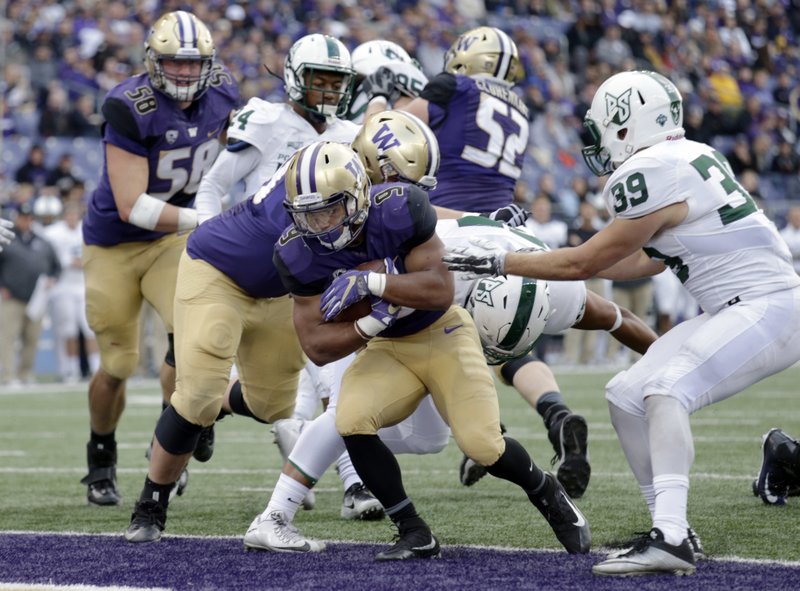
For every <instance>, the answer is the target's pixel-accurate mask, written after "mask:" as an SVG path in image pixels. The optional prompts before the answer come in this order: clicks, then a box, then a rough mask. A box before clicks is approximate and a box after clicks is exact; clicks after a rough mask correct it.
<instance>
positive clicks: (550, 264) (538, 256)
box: [503, 248, 598, 281]
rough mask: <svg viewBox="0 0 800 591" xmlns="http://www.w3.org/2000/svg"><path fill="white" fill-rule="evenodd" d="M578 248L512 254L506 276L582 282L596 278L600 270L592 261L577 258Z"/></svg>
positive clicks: (506, 263)
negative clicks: (576, 251)
mask: <svg viewBox="0 0 800 591" xmlns="http://www.w3.org/2000/svg"><path fill="white" fill-rule="evenodd" d="M575 250H577V248H575V249H573V248H560V249H558V250H553V251H550V252H536V253H530V252H510V253H508V254H507V255H506V257H505V264H504V267H503V271H504V272H505V274H506V275H520V276H522V277H535V278H537V279H549V280H553V281H582V280H584V279H590V278H591V277H594V275H595V273H596V272H597V271H598V269H596V268H595V266H594V265H593V261H592V260H591V259H585V258H582V257H579V256H575V253H574V252H573V251H575Z"/></svg>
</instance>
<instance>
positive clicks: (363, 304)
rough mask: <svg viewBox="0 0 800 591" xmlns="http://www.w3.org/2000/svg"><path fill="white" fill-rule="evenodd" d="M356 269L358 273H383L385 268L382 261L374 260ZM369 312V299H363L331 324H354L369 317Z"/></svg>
mask: <svg viewBox="0 0 800 591" xmlns="http://www.w3.org/2000/svg"><path fill="white" fill-rule="evenodd" d="M356 269H357V270H359V271H374V272H376V273H383V272H385V271H386V266H385V265H384V264H383V259H375V260H374V261H367V262H366V263H361V264H360V265H358V266H357V267H356ZM370 312H372V304H371V303H370V301H369V297H365V298H364V299H362V300H359V301H358V302H356V303H355V304H353V305H352V306H349V307H347V308H345V309H344V310H342V311H341V312H339V313H338V314H337V315H336V316H335V317H334V318H333V320H332V321H331V322H355V321H356V320H358V319H359V318H363V317H364V316H367V315H369V313H370Z"/></svg>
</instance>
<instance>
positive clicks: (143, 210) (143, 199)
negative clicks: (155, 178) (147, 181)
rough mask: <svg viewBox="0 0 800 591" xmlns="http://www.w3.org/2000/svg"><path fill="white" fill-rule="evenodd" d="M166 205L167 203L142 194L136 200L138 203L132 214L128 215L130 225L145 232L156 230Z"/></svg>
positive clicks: (135, 204)
mask: <svg viewBox="0 0 800 591" xmlns="http://www.w3.org/2000/svg"><path fill="white" fill-rule="evenodd" d="M165 205H166V202H164V201H161V200H160V199H156V198H155V197H153V196H151V195H148V194H147V193H142V194H141V195H139V196H138V197H137V198H136V202H135V203H134V204H133V207H132V208H131V213H130V214H129V215H128V223H129V224H133V225H134V226H139V227H140V228H144V229H145V230H155V229H156V226H157V225H158V220H159V218H160V217H161V212H162V211H163V210H164V206H165Z"/></svg>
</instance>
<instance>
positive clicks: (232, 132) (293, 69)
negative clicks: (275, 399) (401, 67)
mask: <svg viewBox="0 0 800 591" xmlns="http://www.w3.org/2000/svg"><path fill="white" fill-rule="evenodd" d="M355 76H356V74H355V71H354V70H353V67H352V61H351V57H350V52H349V51H348V50H347V48H346V47H345V46H344V44H342V42H341V41H339V40H337V39H334V38H333V37H330V36H328V35H322V34H319V33H315V34H312V35H306V36H305V37H302V38H300V39H299V40H298V41H296V42H295V43H294V45H292V47H291V49H290V50H289V53H288V54H287V56H286V59H285V63H284V73H283V80H284V84H285V87H286V93H287V95H288V100H287V101H286V102H285V103H271V102H268V101H264V100H262V99H260V98H257V97H254V98H252V99H250V100H249V101H248V102H247V104H246V105H245V106H244V107H243V108H242V109H240V110H239V111H238V112H237V113H236V114H235V116H234V117H233V119H232V120H231V124H230V126H229V128H228V146H227V149H226V150H225V151H224V152H223V153H222V154H220V156H219V158H218V159H217V161H216V162H215V163H214V166H213V167H212V168H211V170H210V171H209V172H208V173H207V174H206V175H205V176H204V177H203V180H202V182H201V183H200V188H199V190H198V193H197V210H198V216H199V221H200V223H203V222H205V221H206V220H208V219H210V218H211V217H213V216H215V215H217V214H218V213H219V212H220V211H221V210H222V202H223V198H224V197H225V195H226V194H228V193H230V191H231V190H232V189H233V188H234V186H235V185H236V184H237V183H238V182H240V181H243V182H244V192H245V195H246V196H248V197H249V196H252V195H253V194H254V193H256V191H258V190H259V189H260V188H261V186H262V184H263V183H264V182H265V181H267V180H269V179H270V177H272V176H273V174H274V173H275V172H276V171H277V170H278V168H280V166H281V165H282V164H283V163H284V162H285V161H286V160H287V158H288V157H289V156H290V155H291V154H292V153H293V152H295V151H296V150H297V149H299V148H301V147H303V146H307V145H308V144H310V143H312V142H315V141H319V140H330V141H337V142H348V143H349V142H351V141H352V140H353V138H354V137H355V135H356V132H357V131H358V126H357V125H355V124H354V123H351V122H349V121H346V120H343V119H342V117H343V116H344V115H345V113H346V111H347V107H348V105H349V104H350V98H351V95H352V89H353V83H354V80H355ZM279 199H282V196H280V197H279ZM286 223H287V225H288V223H289V221H288V220H287V222H286ZM274 241H275V240H274V239H273V240H272V242H274ZM270 256H271V255H270ZM312 366H313V364H309V368H308V370H307V371H305V372H304V373H303V375H302V376H301V388H303V389H307V388H309V387H310V386H309V384H310V383H311V382H312V381H313V377H312V376H310V375H309V372H315V371H316V369H315V368H314V367H312ZM303 410H304V409H300V408H298V409H297V411H296V413H295V414H296V415H297V416H298V421H299V420H302V419H303V418H305V419H310V418H311V416H313V415H311V416H303V415H302V414H298V413H302V412H303ZM313 410H314V407H313V406H312V407H310V408H308V409H306V410H305V411H306V412H311V411H313ZM292 425H295V426H296V425H298V423H297V422H295V423H288V422H285V421H284V422H283V423H281V424H280V425H278V426H276V427H275V429H284V430H287V432H290V428H291V427H292ZM204 433H210V434H213V425H212V426H211V427H210V428H209V429H208V430H207V431H205V432H204ZM211 449H212V450H213V448H211ZM209 457H210V456H209ZM284 459H285V458H284ZM337 468H338V472H339V477H340V478H341V480H342V483H343V487H344V490H345V494H344V498H343V501H342V503H343V507H344V506H346V505H348V504H350V505H353V511H354V512H352V513H351V512H346V511H345V512H346V513H347V515H349V516H353V517H363V516H365V515H372V516H375V517H380V515H381V514H382V512H380V513H379V510H380V504H379V503H378V502H377V501H375V499H374V498H372V497H371V495H369V493H368V492H367V491H365V490H363V486H362V485H361V481H360V479H359V478H358V475H357V474H356V473H355V470H354V469H353V468H352V465H351V464H350V462H349V459H348V458H347V455H346V454H344V455H343V456H342V458H341V459H340V460H339V462H337ZM304 503H305V507H306V508H307V509H310V508H312V507H313V505H314V501H313V497H312V496H311V495H309V496H308V497H306V498H305V499H304ZM356 506H357V508H356Z"/></svg>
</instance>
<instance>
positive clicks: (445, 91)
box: [419, 72, 456, 107]
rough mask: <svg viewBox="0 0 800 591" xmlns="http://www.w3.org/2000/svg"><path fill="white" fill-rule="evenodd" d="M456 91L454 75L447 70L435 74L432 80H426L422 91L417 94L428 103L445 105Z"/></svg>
mask: <svg viewBox="0 0 800 591" xmlns="http://www.w3.org/2000/svg"><path fill="white" fill-rule="evenodd" d="M455 91H456V77H455V75H453V74H450V73H449V72H442V73H441V74H437V75H436V76H435V77H434V78H433V80H431V81H430V82H428V84H427V85H426V86H425V88H424V89H423V90H422V93H421V94H420V95H419V96H420V97H422V98H424V99H425V100H426V101H428V102H429V103H433V104H434V105H439V106H440V107H447V104H448V103H449V102H450V99H452V98H453V94H454V93H455Z"/></svg>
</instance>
